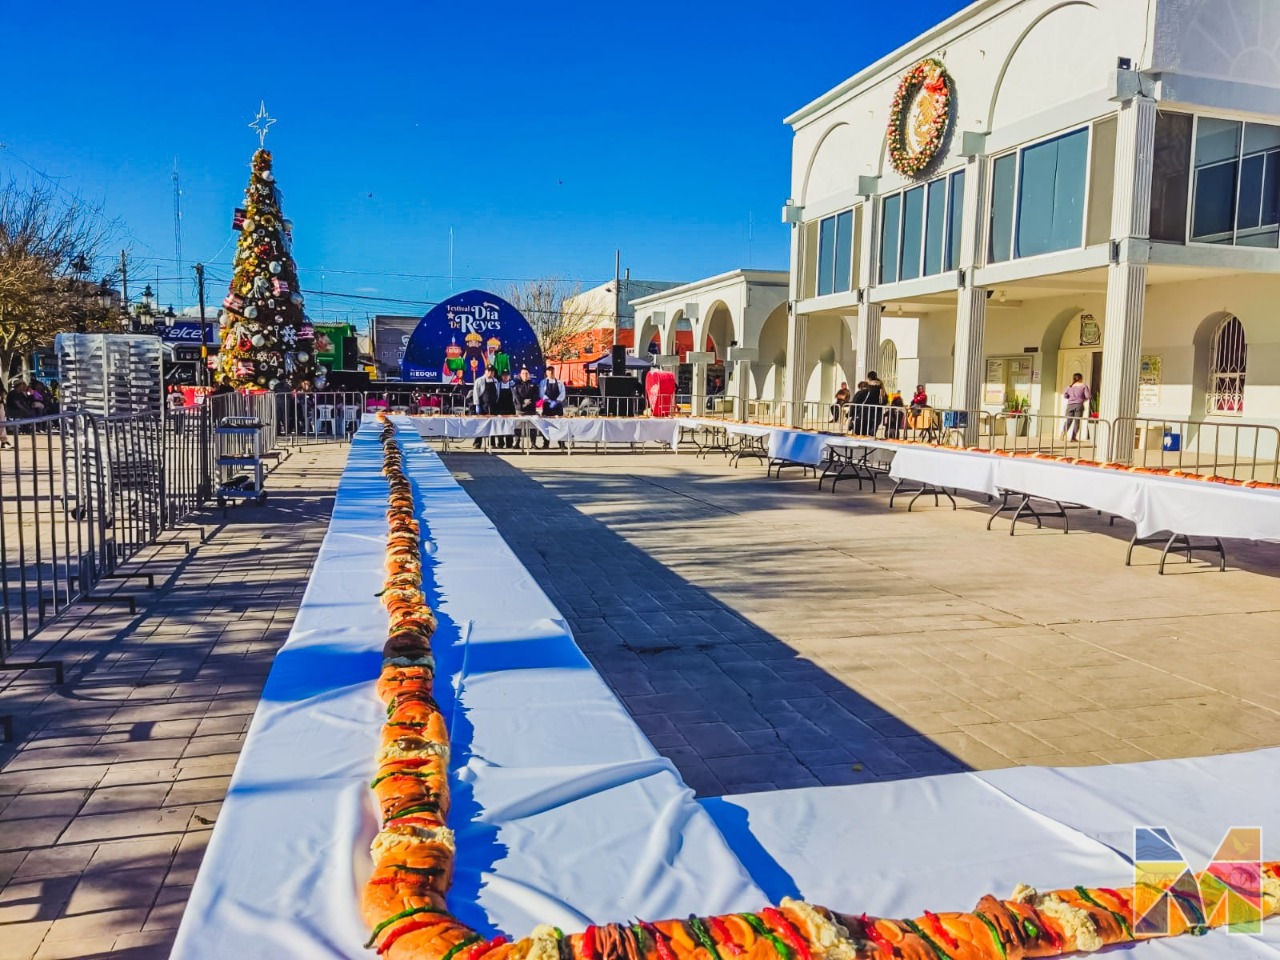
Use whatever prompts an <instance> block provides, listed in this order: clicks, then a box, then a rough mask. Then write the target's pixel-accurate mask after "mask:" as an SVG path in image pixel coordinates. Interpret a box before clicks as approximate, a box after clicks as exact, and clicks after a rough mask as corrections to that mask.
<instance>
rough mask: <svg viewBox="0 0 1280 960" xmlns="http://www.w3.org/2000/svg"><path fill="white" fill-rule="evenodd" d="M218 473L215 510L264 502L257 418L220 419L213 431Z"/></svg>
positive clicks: (262, 468)
mask: <svg viewBox="0 0 1280 960" xmlns="http://www.w3.org/2000/svg"><path fill="white" fill-rule="evenodd" d="M213 433H214V440H215V443H216V446H215V454H216V456H217V461H218V470H219V473H220V477H219V482H218V489H217V490H216V491H215V494H216V496H217V498H218V506H220V507H226V505H227V501H228V500H256V501H257V502H258V503H259V504H263V503H266V502H267V491H266V490H264V489H263V480H264V479H265V477H266V468H265V467H264V466H263V463H262V456H263V453H265V451H264V450H263V449H262V446H263V423H262V421H261V420H259V419H258V418H257V417H223V418H222V419H221V420H219V421H218V425H217V426H216V427H215V428H214V430H213Z"/></svg>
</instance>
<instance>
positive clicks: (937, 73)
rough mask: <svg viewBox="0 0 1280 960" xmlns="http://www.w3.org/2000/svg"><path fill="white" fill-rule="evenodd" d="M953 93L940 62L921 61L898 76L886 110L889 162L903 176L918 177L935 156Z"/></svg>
mask: <svg viewBox="0 0 1280 960" xmlns="http://www.w3.org/2000/svg"><path fill="white" fill-rule="evenodd" d="M954 90H955V85H954V83H953V82H952V80H951V75H950V74H949V73H947V68H946V67H944V66H943V65H942V61H941V60H935V59H932V58H930V59H927V60H921V61H920V62H919V63H917V64H916V65H915V66H914V67H912V68H911V69H910V70H908V71H907V72H906V73H905V74H903V75H902V79H901V80H900V81H899V82H898V89H897V92H896V93H894V95H893V106H892V107H891V108H890V110H889V162H890V163H892V164H893V169H895V170H897V171H898V172H899V173H900V174H902V175H903V176H904V177H915V176H919V174H920V173H921V172H922V171H924V170H925V168H927V167H928V166H929V164H931V163H932V162H933V160H934V157H936V156H937V155H938V150H939V148H940V147H941V146H942V139H943V137H945V136H946V133H947V124H948V123H950V121H951V99H952V96H953V95H954Z"/></svg>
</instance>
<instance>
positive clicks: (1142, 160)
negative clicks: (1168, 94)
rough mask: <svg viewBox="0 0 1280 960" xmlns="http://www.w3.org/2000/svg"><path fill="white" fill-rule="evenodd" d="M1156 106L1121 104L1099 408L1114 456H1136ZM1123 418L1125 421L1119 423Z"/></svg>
mask: <svg viewBox="0 0 1280 960" xmlns="http://www.w3.org/2000/svg"><path fill="white" fill-rule="evenodd" d="M1155 130H1156V104H1155V101H1154V100H1150V99H1148V98H1146V97H1141V96H1139V97H1135V98H1133V99H1132V100H1129V101H1127V102H1125V103H1124V104H1123V105H1121V107H1120V115H1119V124H1118V127H1117V131H1116V165H1115V191H1114V197H1115V199H1114V201H1113V202H1112V207H1111V236H1112V244H1113V248H1112V249H1113V254H1114V256H1113V262H1112V264H1111V266H1110V267H1109V268H1108V269H1107V312H1106V317H1105V320H1104V323H1103V332H1102V388H1101V390H1100V396H1099V398H1098V412H1099V416H1100V417H1101V418H1102V419H1103V420H1109V421H1111V422H1112V424H1113V425H1114V428H1115V429H1114V430H1113V436H1112V438H1111V449H1110V451H1109V455H1110V457H1111V459H1112V460H1117V461H1120V462H1124V463H1127V462H1128V461H1129V460H1130V459H1132V457H1133V443H1132V441H1131V440H1130V439H1129V437H1130V436H1131V435H1132V432H1133V431H1132V422H1133V418H1134V417H1136V416H1137V415H1138V367H1139V364H1140V362H1141V357H1142V320H1143V314H1144V313H1145V312H1146V302H1147V261H1148V260H1149V258H1150V250H1151V243H1150V236H1151V165H1152V158H1153V155H1154V152H1155ZM1118 421H1119V422H1118Z"/></svg>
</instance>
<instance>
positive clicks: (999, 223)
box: [990, 153, 1017, 263]
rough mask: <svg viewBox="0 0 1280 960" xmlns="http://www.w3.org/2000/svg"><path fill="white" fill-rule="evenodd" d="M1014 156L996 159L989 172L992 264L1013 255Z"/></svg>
mask: <svg viewBox="0 0 1280 960" xmlns="http://www.w3.org/2000/svg"><path fill="white" fill-rule="evenodd" d="M1016 164H1017V158H1016V157H1015V156H1014V154H1012V153H1011V154H1009V155H1008V156H1006V157H999V158H997V160H996V162H995V163H994V164H993V166H992V171H991V256H990V260H991V262H992V263H1000V262H1002V261H1004V260H1008V259H1009V257H1010V255H1011V254H1012V253H1013V186H1014V174H1015V173H1016V172H1017V165H1016Z"/></svg>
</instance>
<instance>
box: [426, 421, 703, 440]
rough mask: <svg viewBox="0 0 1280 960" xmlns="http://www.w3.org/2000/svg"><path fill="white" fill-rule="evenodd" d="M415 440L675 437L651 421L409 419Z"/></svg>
mask: <svg viewBox="0 0 1280 960" xmlns="http://www.w3.org/2000/svg"><path fill="white" fill-rule="evenodd" d="M410 422H411V423H412V425H413V427H414V429H415V430H417V432H418V436H420V437H422V438H424V439H436V438H448V439H451V440H471V439H476V438H481V437H506V436H511V435H512V434H513V433H515V432H517V430H518V429H519V428H520V427H522V426H525V427H532V428H533V429H535V430H537V431H538V432H539V433H540V434H542V435H543V436H544V437H546V438H547V439H548V440H556V441H561V440H563V441H571V442H577V443H645V442H646V441H654V442H657V443H665V444H671V443H673V437H674V435H675V434H676V433H678V432H679V431H678V427H677V426H676V421H674V420H670V419H660V418H654V417H502V416H493V417H478V416H476V417H455V416H426V417H412V418H411V421H410Z"/></svg>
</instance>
